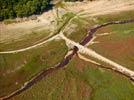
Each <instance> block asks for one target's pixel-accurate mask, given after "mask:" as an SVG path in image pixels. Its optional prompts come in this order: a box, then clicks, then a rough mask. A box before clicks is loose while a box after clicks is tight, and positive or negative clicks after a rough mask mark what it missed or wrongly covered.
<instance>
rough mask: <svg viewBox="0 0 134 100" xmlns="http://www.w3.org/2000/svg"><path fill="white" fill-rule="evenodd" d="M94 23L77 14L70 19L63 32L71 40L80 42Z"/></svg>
mask: <svg viewBox="0 0 134 100" xmlns="http://www.w3.org/2000/svg"><path fill="white" fill-rule="evenodd" d="M94 24H95V23H94V22H93V21H92V20H90V19H87V18H81V17H80V16H78V17H76V18H75V19H73V20H72V22H71V23H70V25H69V27H68V28H66V30H65V33H64V34H65V35H66V36H67V37H68V38H70V39H71V40H74V41H76V42H80V41H81V40H82V39H83V38H84V37H85V36H86V34H87V31H88V29H89V28H90V27H91V26H92V25H94Z"/></svg>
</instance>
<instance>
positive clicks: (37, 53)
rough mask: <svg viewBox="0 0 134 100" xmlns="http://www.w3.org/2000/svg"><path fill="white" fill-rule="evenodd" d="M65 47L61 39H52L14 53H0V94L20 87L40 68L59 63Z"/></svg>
mask: <svg viewBox="0 0 134 100" xmlns="http://www.w3.org/2000/svg"><path fill="white" fill-rule="evenodd" d="M66 53H67V47H66V45H65V43H64V42H63V41H61V40H60V41H52V42H49V43H46V44H44V45H42V46H40V47H38V48H35V49H32V50H28V51H25V52H21V53H16V54H1V55H0V88H1V89H0V95H1V96H2V95H5V94H7V93H9V92H11V91H13V90H15V89H17V88H19V87H20V85H22V84H23V83H24V82H26V81H27V80H29V79H30V78H31V77H32V76H34V75H35V74H37V73H38V72H40V71H41V70H42V69H45V68H49V67H53V66H54V65H55V64H57V63H59V62H60V61H61V60H62V59H63V57H64V56H65V54H66Z"/></svg>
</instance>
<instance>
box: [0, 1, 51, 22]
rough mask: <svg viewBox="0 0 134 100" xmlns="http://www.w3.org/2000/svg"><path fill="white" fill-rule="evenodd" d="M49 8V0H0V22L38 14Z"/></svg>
mask: <svg viewBox="0 0 134 100" xmlns="http://www.w3.org/2000/svg"><path fill="white" fill-rule="evenodd" d="M50 6H51V5H50V0H0V20H4V19H9V18H11V19H12V18H15V17H27V16H30V15H32V14H39V13H41V12H43V11H44V10H46V9H48V8H49V7H50Z"/></svg>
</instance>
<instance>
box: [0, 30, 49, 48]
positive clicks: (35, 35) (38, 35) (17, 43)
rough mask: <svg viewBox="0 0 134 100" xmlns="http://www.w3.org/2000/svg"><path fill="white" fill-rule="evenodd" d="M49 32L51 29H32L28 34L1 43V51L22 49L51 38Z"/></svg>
mask: <svg viewBox="0 0 134 100" xmlns="http://www.w3.org/2000/svg"><path fill="white" fill-rule="evenodd" d="M49 34H50V31H49V30H42V31H32V33H30V34H26V35H24V36H22V37H21V38H19V39H12V40H10V41H9V42H5V43H0V51H7V50H15V49H22V48H25V47H29V46H32V45H34V44H37V43H38V42H39V43H40V42H42V41H44V40H46V39H48V38H50V37H49Z"/></svg>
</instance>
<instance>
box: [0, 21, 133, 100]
mask: <svg viewBox="0 0 134 100" xmlns="http://www.w3.org/2000/svg"><path fill="white" fill-rule="evenodd" d="M133 22H134V20H125V21H114V22H108V23H104V24H102V25H97V26H94V27H93V28H92V29H91V30H90V31H89V32H88V34H87V36H86V37H85V38H84V39H83V40H82V41H81V42H80V43H76V42H74V41H72V40H70V39H68V38H66V37H65V36H64V35H63V34H62V31H61V32H60V33H59V35H58V37H60V38H62V39H63V40H65V41H66V42H68V44H71V45H74V47H73V49H72V52H70V53H68V54H67V55H66V56H65V58H64V59H63V60H62V61H61V62H60V63H58V64H57V65H55V66H53V67H51V68H49V69H44V70H42V71H41V72H39V73H38V74H37V75H35V77H33V78H32V79H31V80H29V81H27V82H25V83H24V85H23V86H22V87H21V88H20V89H17V90H16V91H14V92H12V93H10V94H9V95H6V96H4V97H1V98H0V100H7V99H10V98H12V97H14V96H16V95H19V94H20V93H22V92H23V91H25V90H27V89H29V88H30V87H31V86H33V85H34V84H36V83H37V82H38V81H40V80H42V79H43V78H44V77H46V76H47V75H49V74H51V73H53V72H55V71H56V70H58V69H61V68H64V67H65V65H67V64H68V63H69V61H70V60H71V59H72V57H73V56H74V55H75V54H77V52H80V53H82V54H87V55H89V56H91V57H94V58H96V59H98V60H100V61H103V62H106V63H108V64H110V65H112V66H113V68H112V70H114V71H117V72H118V73H121V74H123V75H125V76H127V77H129V78H130V79H132V81H134V72H133V71H131V70H129V69H127V68H125V67H123V66H121V65H119V64H117V63H115V62H113V61H111V60H109V59H107V58H105V57H103V56H101V55H99V54H98V53H96V52H95V51H93V50H91V49H89V48H87V47H84V46H85V45H86V44H87V43H89V42H90V41H91V40H92V38H93V34H94V33H95V32H96V31H97V30H98V29H100V28H102V27H105V26H108V25H112V24H126V23H133ZM107 69H108V68H107Z"/></svg>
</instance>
